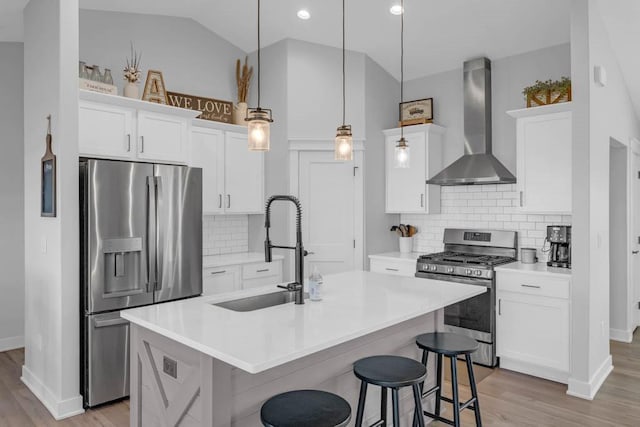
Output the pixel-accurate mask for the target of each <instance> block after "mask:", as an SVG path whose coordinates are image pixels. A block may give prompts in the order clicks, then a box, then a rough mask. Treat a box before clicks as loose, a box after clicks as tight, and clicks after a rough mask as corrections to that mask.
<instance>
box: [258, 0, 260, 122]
mask: <svg viewBox="0 0 640 427" xmlns="http://www.w3.org/2000/svg"><path fill="white" fill-rule="evenodd" d="M259 109H260V0H258V110H259Z"/></svg>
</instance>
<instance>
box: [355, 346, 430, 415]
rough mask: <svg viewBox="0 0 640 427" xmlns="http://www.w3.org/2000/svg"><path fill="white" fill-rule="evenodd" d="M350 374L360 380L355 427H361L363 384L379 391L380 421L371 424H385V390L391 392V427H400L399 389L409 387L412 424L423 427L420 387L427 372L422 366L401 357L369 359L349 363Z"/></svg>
mask: <svg viewBox="0 0 640 427" xmlns="http://www.w3.org/2000/svg"><path fill="white" fill-rule="evenodd" d="M353 373H354V374H355V376H356V377H357V378H358V379H359V380H360V381H361V384H360V398H359V399H358V411H357V412H356V423H355V427H361V426H362V422H363V421H364V406H365V402H366V400H367V385H368V384H371V385H374V386H379V387H380V388H381V393H380V420H379V421H377V422H376V423H375V424H374V425H379V426H386V425H387V421H388V420H387V390H388V389H391V404H392V405H391V406H392V411H393V425H394V426H399V425H400V397H399V390H400V389H401V388H403V387H412V388H413V399H414V404H415V408H416V409H415V414H414V420H413V421H414V424H417V425H418V426H419V427H424V418H423V417H422V401H421V395H420V384H422V383H423V382H424V380H425V379H426V378H427V369H426V367H425V365H423V364H422V363H420V362H418V361H416V360H413V359H409V358H407V357H401V356H386V355H385V356H372V357H366V358H364V359H360V360H358V361H357V362H355V363H354V364H353Z"/></svg>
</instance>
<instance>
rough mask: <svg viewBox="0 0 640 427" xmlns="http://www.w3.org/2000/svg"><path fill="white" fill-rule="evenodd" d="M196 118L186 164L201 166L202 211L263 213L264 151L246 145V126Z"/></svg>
mask: <svg viewBox="0 0 640 427" xmlns="http://www.w3.org/2000/svg"><path fill="white" fill-rule="evenodd" d="M196 122H197V124H194V125H193V126H192V129H191V156H190V161H189V165H190V166H195V167H200V168H202V181H203V182H202V198H203V200H202V209H203V212H204V213H205V214H223V213H228V214H241V213H242V214H254V213H262V211H263V209H264V154H263V153H260V152H252V151H249V150H248V149H247V133H246V128H242V127H240V126H231V125H220V124H216V123H211V122H209V123H207V122H204V121H202V120H197V121H196ZM227 129H233V130H227Z"/></svg>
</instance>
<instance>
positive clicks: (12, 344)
mask: <svg viewBox="0 0 640 427" xmlns="http://www.w3.org/2000/svg"><path fill="white" fill-rule="evenodd" d="M21 347H24V336H19V337H8V338H0V352H2V351H7V350H13V349H16V348H21Z"/></svg>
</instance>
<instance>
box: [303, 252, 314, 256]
mask: <svg viewBox="0 0 640 427" xmlns="http://www.w3.org/2000/svg"><path fill="white" fill-rule="evenodd" d="M314 254H315V252H309V251H304V256H307V255H314Z"/></svg>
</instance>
